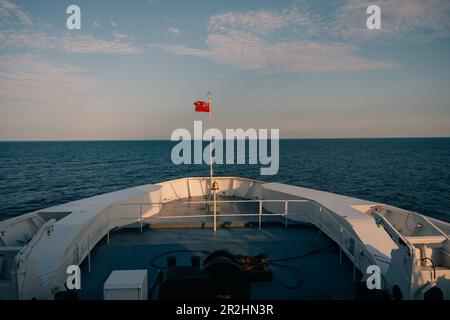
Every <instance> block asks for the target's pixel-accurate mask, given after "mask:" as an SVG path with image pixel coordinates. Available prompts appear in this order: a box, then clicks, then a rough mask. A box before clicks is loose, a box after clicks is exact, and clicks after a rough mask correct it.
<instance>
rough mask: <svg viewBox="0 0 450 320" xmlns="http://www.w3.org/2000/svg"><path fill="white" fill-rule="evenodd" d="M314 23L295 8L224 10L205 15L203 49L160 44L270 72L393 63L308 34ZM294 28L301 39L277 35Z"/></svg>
mask: <svg viewBox="0 0 450 320" xmlns="http://www.w3.org/2000/svg"><path fill="white" fill-rule="evenodd" d="M319 27H320V24H315V23H314V22H313V19H312V17H311V16H310V14H309V12H308V11H305V12H303V13H302V12H300V10H299V9H298V8H287V9H284V10H282V11H280V12H272V11H268V10H259V11H249V12H239V13H235V12H225V13H221V14H217V15H213V16H211V17H210V18H209V20H208V22H207V31H208V32H209V34H208V36H207V38H206V43H205V44H206V49H201V48H192V47H189V46H186V45H164V46H163V48H164V49H165V50H167V51H168V52H170V53H174V54H179V55H190V56H195V57H201V58H208V59H211V60H213V61H215V62H218V63H222V64H226V65H230V66H233V67H236V68H240V69H248V70H258V71H263V72H271V73H276V72H287V73H302V72H346V71H356V70H372V69H383V68H391V67H394V66H395V65H394V64H393V63H390V62H385V61H373V60H371V59H367V58H363V57H361V56H359V55H358V49H357V47H355V46H351V45H348V44H344V43H342V42H339V41H330V40H317V39H314V38H315V35H317V33H318V32H319V30H320V29H319ZM298 30H304V31H303V32H302V37H301V40H293V41H288V40H285V39H283V36H284V37H286V36H289V33H290V32H291V33H292V32H294V33H296V32H297V31H298ZM281 32H283V34H282V35H283V36H280V33H281Z"/></svg>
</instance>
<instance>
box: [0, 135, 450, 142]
mask: <svg viewBox="0 0 450 320" xmlns="http://www.w3.org/2000/svg"><path fill="white" fill-rule="evenodd" d="M446 138H450V136H389V137H310V138H279V140H352V139H354V140H363V139H446ZM217 140H219V141H220V140H222V141H228V140H231V139H217ZM233 140H243V139H233ZM245 140H259V139H245ZM267 140H270V138H268V139H267ZM108 141H110V142H116V141H117V142H120V141H124V142H125V141H168V142H179V141H181V140H170V139H157V138H154V139H148V138H141V139H139V138H138V139H65V140H57V139H35V140H25V139H24V140H20V139H10V140H0V142H108ZM185 141H205V142H209V140H195V139H185Z"/></svg>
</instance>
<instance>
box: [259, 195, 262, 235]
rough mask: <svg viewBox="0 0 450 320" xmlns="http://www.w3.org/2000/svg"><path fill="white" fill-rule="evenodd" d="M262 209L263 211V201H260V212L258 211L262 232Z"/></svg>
mask: <svg viewBox="0 0 450 320" xmlns="http://www.w3.org/2000/svg"><path fill="white" fill-rule="evenodd" d="M262 209H263V203H262V201H261V200H259V211H258V219H259V223H258V226H259V230H261V223H262Z"/></svg>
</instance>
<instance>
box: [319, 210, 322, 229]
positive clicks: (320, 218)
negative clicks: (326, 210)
mask: <svg viewBox="0 0 450 320" xmlns="http://www.w3.org/2000/svg"><path fill="white" fill-rule="evenodd" d="M319 236H322V207H319Z"/></svg>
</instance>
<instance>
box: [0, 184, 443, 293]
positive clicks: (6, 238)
mask: <svg viewBox="0 0 450 320" xmlns="http://www.w3.org/2000/svg"><path fill="white" fill-rule="evenodd" d="M215 180H216V181H217V182H218V185H219V191H218V192H217V194H218V196H220V197H222V198H223V197H230V199H231V200H230V201H229V202H233V201H236V202H237V201H244V200H246V201H248V202H255V203H256V206H255V207H256V208H258V204H259V210H258V209H255V212H245V213H244V212H242V214H240V217H241V218H242V219H245V218H246V217H249V218H250V217H251V218H254V219H256V221H257V222H258V221H259V226H260V228H261V223H262V222H263V221H264V219H267V218H268V216H273V217H271V218H274V217H277V218H279V219H280V221H281V222H282V223H283V224H285V225H286V226H287V227H288V225H289V224H290V223H294V222H295V223H299V222H300V223H306V224H312V225H314V226H315V227H317V228H318V229H319V230H320V232H321V233H324V234H326V235H327V236H328V237H329V238H330V239H331V240H333V241H334V242H335V243H336V244H337V245H338V246H339V249H340V250H341V254H343V255H344V254H345V255H346V256H347V257H348V259H349V260H350V261H351V262H352V264H353V266H354V269H355V271H354V272H356V270H359V271H361V272H362V273H365V272H366V269H367V267H368V266H370V265H378V266H379V267H380V270H381V279H382V289H384V290H386V291H387V292H389V294H391V295H395V294H398V292H401V297H402V298H403V299H423V298H424V297H425V295H426V293H427V292H428V291H429V290H430V289H432V288H435V287H437V288H439V290H440V291H441V292H442V293H443V295H444V298H445V299H450V242H449V231H450V224H449V223H447V222H444V221H440V220H437V219H431V218H429V217H427V216H425V215H421V214H419V213H416V212H411V211H406V210H403V209H400V208H396V207H392V206H389V205H385V204H381V203H375V202H372V201H366V200H361V199H356V198H351V197H347V196H342V195H337V194H333V193H328V192H322V191H317V190H312V189H306V188H301V187H296V186H291V185H286V184H281V183H264V182H261V181H255V180H250V179H244V178H238V177H215ZM209 188H210V177H189V178H182V179H176V180H171V181H166V182H161V183H157V184H148V185H144V186H138V187H134V188H129V189H125V190H121V191H116V192H112V193H107V194H103V195H99V196H95V197H91V198H87V199H83V200H79V201H73V202H69V203H66V204H62V205H58V206H55V207H51V208H47V209H42V210H38V211H36V212H32V213H29V214H25V215H23V216H19V217H15V218H12V219H9V220H6V221H3V222H1V223H0V263H1V265H0V271H1V274H0V298H1V299H32V298H37V299H54V298H55V294H56V293H57V292H59V291H64V290H65V287H64V283H65V280H66V277H67V275H66V269H67V266H69V265H73V264H76V265H80V264H81V263H82V262H84V263H87V264H88V269H89V270H90V267H91V265H90V263H91V251H92V249H93V248H94V247H95V246H96V245H97V244H98V243H99V241H100V240H102V239H106V240H105V241H108V242H109V233H110V231H111V230H113V229H114V230H116V229H118V228H123V227H130V226H134V227H136V228H138V230H139V229H140V231H141V233H142V228H143V227H144V226H145V225H147V224H149V220H150V219H156V218H157V219H160V220H161V221H162V220H164V221H168V220H171V221H177V219H178V220H179V221H183V222H186V221H187V220H189V219H194V218H195V219H198V218H199V217H200V218H202V217H204V220H205V221H206V222H210V221H211V215H209V214H207V213H205V212H199V213H198V215H190V216H189V215H187V216H183V213H182V212H183V210H180V211H179V212H181V213H177V212H171V216H170V215H169V216H161V214H162V213H161V212H162V209H163V208H164V207H165V206H166V205H168V204H173V203H181V202H182V201H189V199H191V198H194V197H197V198H198V197H204V198H205V199H206V198H208V197H207V195H209V194H210V190H209ZM236 199H240V200H236ZM208 200H209V198H208ZM205 201H207V200H205ZM218 202H219V205H220V201H218ZM224 202H225V201H224ZM205 203H206V202H205ZM238 215H239V214H238ZM220 218H221V215H220V207H219V212H218V219H220ZM299 232H301V231H300V230H299ZM292 245H293V246H294V245H295V246H301V243H300V244H298V243H296V244H292ZM116 272H118V273H116ZM120 272H126V274H125V275H126V276H123V277H122V276H120V277H118V275H120V274H119V273H120ZM139 272H141V271H139ZM141 273H142V274H141ZM141 273H139V274H138V271H114V272H113V273H112V274H111V277H110V279H108V281H107V282H106V283H105V290H106V291H105V298H111V297H114V296H115V295H116V296H117V294H119V295H120V292H119V291H120V290H119V291H114V290H115V289H118V288H119V287H120V285H121V284H120V283H119V282H120V281H119V282H118V281H117V280H118V279H120V278H123V279H124V281H125V280H126V279H128V280H130V281H129V282H130V284H131V283H132V282H133V283H132V285H135V286H138V285H139V286H140V289H139V290H141V291H142V292H143V290H144V287H143V283H144V282H145V281H144V279H143V271H142V272H141ZM354 274H355V273H354ZM122 275H123V274H122ZM135 276H139V279H137V278H136V279H134V277H135ZM132 277H133V279H132V280H133V281H131V278H132ZM125 282H126V281H125ZM110 290H112V291H110ZM145 290H147V289H145ZM143 297H144V295H141V294H139V299H140V298H143ZM123 298H126V296H123Z"/></svg>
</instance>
